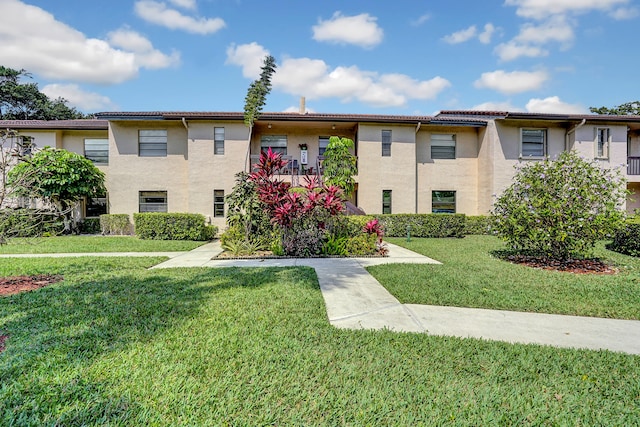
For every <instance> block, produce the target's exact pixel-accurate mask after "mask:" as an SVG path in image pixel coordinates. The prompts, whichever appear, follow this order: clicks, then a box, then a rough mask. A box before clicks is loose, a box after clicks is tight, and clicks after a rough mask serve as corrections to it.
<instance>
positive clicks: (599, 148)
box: [596, 128, 611, 159]
mask: <svg viewBox="0 0 640 427" xmlns="http://www.w3.org/2000/svg"><path fill="white" fill-rule="evenodd" d="M610 135H611V134H610V132H609V128H596V158H598V159H608V158H609V139H610Z"/></svg>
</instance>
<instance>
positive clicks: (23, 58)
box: [0, 0, 177, 84]
mask: <svg viewBox="0 0 640 427" xmlns="http://www.w3.org/2000/svg"><path fill="white" fill-rule="evenodd" d="M0 16H5V17H6V16H10V17H11V19H5V20H4V21H3V23H2V25H0V58H2V65H4V66H7V67H12V68H18V69H20V68H24V69H26V70H28V71H29V72H31V73H34V74H38V75H40V76H42V77H44V78H47V79H51V80H67V81H69V80H73V81H78V82H89V83H99V84H115V83H121V82H123V81H126V80H130V79H132V78H135V77H136V76H137V75H138V72H139V70H140V68H141V67H148V68H157V67H163V66H168V65H173V64H174V63H175V62H176V61H177V54H173V55H171V56H167V55H165V54H163V53H161V52H159V51H156V50H154V49H153V47H152V46H151V45H150V43H145V42H144V40H142V38H141V39H139V40H138V42H137V43H138V46H137V47H136V49H141V48H142V47H143V46H146V47H145V48H146V49H147V50H146V53H147V54H148V53H149V52H152V53H153V55H151V56H152V57H153V58H152V57H145V56H144V54H140V53H139V51H137V50H136V49H134V50H129V49H128V48H121V49H117V48H116V47H114V46H112V45H111V44H109V43H108V42H107V41H105V40H100V39H95V38H87V37H86V36H85V35H84V34H82V33H81V32H80V31H77V30H76V29H74V28H72V27H70V26H68V25H66V24H64V23H62V22H60V21H57V20H56V19H55V17H54V16H53V15H52V14H50V13H49V12H47V11H45V10H43V9H41V8H39V7H36V6H31V5H27V4H24V3H22V2H21V1H19V0H2V1H0ZM147 42H148V41H147ZM133 44H135V43H132V45H133ZM129 47H131V46H129Z"/></svg>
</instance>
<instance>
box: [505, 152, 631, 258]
mask: <svg viewBox="0 0 640 427" xmlns="http://www.w3.org/2000/svg"><path fill="white" fill-rule="evenodd" d="M625 197H626V185H625V181H624V178H623V176H622V174H621V173H620V171H619V170H618V169H615V170H612V169H606V168H601V167H600V166H599V165H598V163H597V162H595V161H588V160H585V159H583V158H581V157H579V156H578V154H577V153H576V152H575V151H572V152H563V153H562V154H560V156H558V158H557V160H550V159H546V160H544V161H541V162H535V163H528V164H526V165H525V166H522V167H520V168H519V169H518V171H517V173H516V175H515V177H514V179H513V184H511V185H510V186H509V187H508V188H507V189H506V190H505V191H504V193H502V195H501V196H500V197H498V199H497V201H496V203H495V204H494V207H493V211H492V216H493V219H494V221H495V224H494V227H495V228H494V230H495V231H496V233H497V234H498V235H499V236H500V237H501V238H502V239H503V240H505V241H506V242H507V243H508V244H509V245H510V246H511V248H512V249H516V250H526V251H534V252H536V253H539V254H544V255H546V256H548V257H550V258H553V259H559V260H568V259H571V258H572V257H574V256H585V255H587V252H589V251H590V250H591V249H593V247H594V246H595V244H596V242H597V241H598V240H601V239H603V238H606V237H608V236H610V235H611V234H612V233H613V232H614V231H615V230H616V229H617V228H618V227H620V225H621V224H622V222H623V219H624V212H623V211H622V206H623V204H624V201H625Z"/></svg>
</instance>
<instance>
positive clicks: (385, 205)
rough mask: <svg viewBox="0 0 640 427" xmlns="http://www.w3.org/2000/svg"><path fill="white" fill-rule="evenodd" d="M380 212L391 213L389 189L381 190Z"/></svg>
mask: <svg viewBox="0 0 640 427" xmlns="http://www.w3.org/2000/svg"><path fill="white" fill-rule="evenodd" d="M382 213H383V214H390V213H391V190H382Z"/></svg>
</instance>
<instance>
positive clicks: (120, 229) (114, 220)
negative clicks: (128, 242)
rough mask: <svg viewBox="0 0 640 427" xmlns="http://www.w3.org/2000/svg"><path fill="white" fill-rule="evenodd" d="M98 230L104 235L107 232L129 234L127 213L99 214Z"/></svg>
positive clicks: (129, 226) (107, 233)
mask: <svg viewBox="0 0 640 427" xmlns="http://www.w3.org/2000/svg"><path fill="white" fill-rule="evenodd" d="M100 231H101V232H102V234H104V235H109V234H117V235H123V234H131V223H130V222H129V215H127V214H104V215H100Z"/></svg>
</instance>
